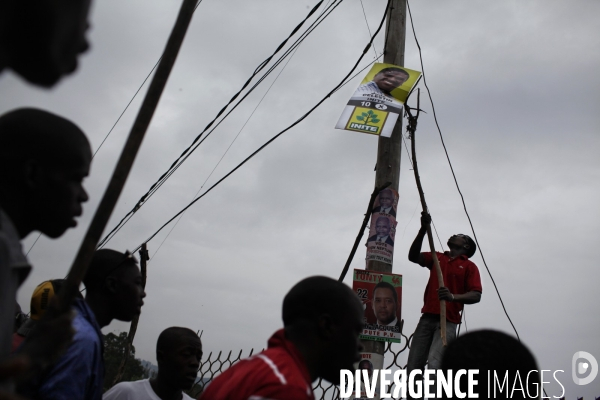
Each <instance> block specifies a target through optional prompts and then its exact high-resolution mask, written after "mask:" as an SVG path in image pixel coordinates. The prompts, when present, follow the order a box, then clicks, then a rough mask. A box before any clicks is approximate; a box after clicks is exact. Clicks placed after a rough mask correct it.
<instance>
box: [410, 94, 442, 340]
mask: <svg viewBox="0 0 600 400" xmlns="http://www.w3.org/2000/svg"><path fill="white" fill-rule="evenodd" d="M420 100H421V91H420V90H418V91H417V115H416V116H415V117H413V116H412V114H411V113H410V108H408V106H407V107H406V113H407V114H408V129H407V130H408V133H409V135H410V139H411V144H410V148H411V153H412V165H413V171H414V172H415V181H416V182H417V189H419V197H420V199H421V207H422V208H423V212H425V213H426V212H428V211H427V203H426V202H425V193H424V192H423V187H422V186H421V177H420V176H419V167H418V165H417V150H416V145H415V133H416V132H417V119H418V118H419V113H420V112H421V109H420V106H421V101H420ZM427 240H428V241H429V248H430V249H431V256H432V258H433V267H434V268H435V272H436V275H437V278H438V287H443V286H444V275H442V269H441V268H440V262H439V260H438V258H437V254H436V252H435V244H434V243H433V235H432V234H431V225H429V226H428V227H427ZM440 334H441V336H442V343H443V344H444V346H446V345H447V342H446V301H445V300H440Z"/></svg>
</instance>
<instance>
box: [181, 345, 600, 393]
mask: <svg viewBox="0 0 600 400" xmlns="http://www.w3.org/2000/svg"><path fill="white" fill-rule="evenodd" d="M411 339H412V334H411V335H410V336H409V337H407V336H405V335H404V334H402V340H401V343H389V342H387V343H386V345H385V352H384V364H383V366H384V369H392V370H395V369H405V368H406V364H401V363H400V358H401V357H402V359H403V360H405V359H406V358H405V357H403V356H406V357H407V356H408V353H407V352H408V350H409V349H410V343H411ZM261 351H262V350H261ZM253 353H254V349H250V351H249V352H246V353H245V352H243V351H242V350H240V351H239V352H237V353H233V351H230V352H229V353H224V352H222V351H220V352H219V353H218V354H214V353H212V352H211V353H210V354H209V355H208V357H206V359H205V360H203V362H202V364H201V365H200V369H199V370H198V378H199V381H198V382H197V383H196V385H194V387H193V388H192V389H190V390H189V391H188V395H190V396H191V397H192V398H194V399H195V398H197V397H198V396H199V395H200V393H202V391H203V390H204V388H205V387H206V385H207V384H208V383H209V382H210V381H211V380H212V379H213V378H214V377H216V376H217V375H219V374H220V373H221V372H223V371H225V370H226V369H227V368H229V367H230V366H232V365H233V364H235V363H236V362H238V361H239V360H242V359H244V358H248V357H250V356H252V354H253ZM313 391H314V394H315V399H317V400H339V399H340V389H339V388H338V387H337V386H336V385H334V384H332V383H330V382H327V381H325V380H322V379H319V380H318V381H316V382H315V384H314V385H313ZM558 400H565V398H564V397H562V398H560V399H558ZM577 400H583V398H578V399H577ZM595 400H600V397H596V399H595Z"/></svg>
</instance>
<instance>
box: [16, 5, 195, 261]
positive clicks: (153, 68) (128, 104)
mask: <svg viewBox="0 0 600 400" xmlns="http://www.w3.org/2000/svg"><path fill="white" fill-rule="evenodd" d="M202 1H203V0H198V3H197V4H196V7H195V8H194V12H196V10H197V9H198V7H199V6H200V3H202ZM160 60H162V55H161V56H160V57H159V58H158V61H157V62H156V64H154V67H152V69H151V70H150V72H149V73H148V75H146V78H144V81H143V82H142V84H141V85H140V87H139V88H138V89H137V90H136V91H135V93H134V94H133V97H131V100H129V103H127V105H126V106H125V109H124V110H123V111H122V112H121V114H120V115H119V117H118V118H117V120H116V121H115V123H114V124H113V126H112V127H111V128H110V130H109V131H108V133H107V134H106V136H105V137H104V139H102V142H100V145H98V147H97V148H96V151H94V154H92V160H93V159H94V157H96V154H97V153H98V151H99V150H100V148H101V147H102V145H103V144H104V142H106V139H108V137H109V136H110V134H111V133H112V131H113V130H114V129H115V127H116V126H117V124H118V123H119V121H120V120H121V118H122V117H123V115H124V114H125V112H126V111H127V109H128V108H129V106H130V105H131V103H132V102H133V100H134V99H135V98H136V97H137V95H138V93H139V92H140V90H142V87H144V85H145V84H146V81H147V80H148V78H150V75H152V73H153V72H154V70H155V69H156V67H158V64H160ZM41 236H42V233H41V232H40V234H39V235H38V237H37V238H36V239H35V242H33V244H32V245H31V247H30V248H29V250H27V253H26V254H25V256H26V257H27V255H28V254H29V252H30V251H31V250H33V247H34V246H35V244H36V243H37V241H38V240H39V239H40V237H41Z"/></svg>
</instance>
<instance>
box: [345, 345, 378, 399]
mask: <svg viewBox="0 0 600 400" xmlns="http://www.w3.org/2000/svg"><path fill="white" fill-rule="evenodd" d="M355 367H356V370H357V371H360V373H361V379H364V378H362V377H363V376H364V374H365V373H366V374H367V376H368V378H369V382H372V381H373V372H374V371H375V370H379V371H381V370H382V369H383V354H378V353H367V352H363V353H360V361H359V362H358V363H357V364H355ZM363 371H365V372H363ZM377 383H379V379H377ZM359 389H360V391H359V392H358V393H356V392H352V397H350V399H351V400H367V399H369V400H379V399H380V397H379V385H378V384H377V385H375V387H372V388H366V387H365V385H364V384H363V381H362V380H361V384H360V387H359ZM367 389H370V391H368V390H367Z"/></svg>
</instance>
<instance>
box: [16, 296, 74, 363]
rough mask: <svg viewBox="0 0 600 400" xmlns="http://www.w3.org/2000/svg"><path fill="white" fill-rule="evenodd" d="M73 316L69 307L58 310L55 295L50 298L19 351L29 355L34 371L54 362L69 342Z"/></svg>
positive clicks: (71, 335)
mask: <svg viewBox="0 0 600 400" xmlns="http://www.w3.org/2000/svg"><path fill="white" fill-rule="evenodd" d="M73 316H74V312H73V311H72V310H71V309H67V310H65V311H59V307H58V299H57V296H55V297H53V298H52V300H50V306H49V307H48V310H46V313H45V314H44V316H43V317H42V318H41V319H40V320H39V321H38V323H37V324H36V326H35V328H34V329H33V330H32V331H31V333H30V334H29V336H27V338H26V339H25V341H24V342H23V345H22V347H21V349H20V351H19V353H20V354H23V355H26V356H29V358H30V359H31V360H32V361H33V364H34V365H33V367H34V370H36V372H39V371H40V370H43V369H44V368H46V367H47V366H48V365H51V364H53V363H54V362H56V360H58V358H59V357H60V356H61V355H62V354H63V353H64V352H65V351H66V350H67V348H68V347H69V345H70V344H71V340H72V339H73V335H74V334H75V331H74V330H73V327H72V325H71V322H72V320H73ZM32 372H33V371H32ZM34 373H35V372H34Z"/></svg>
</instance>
